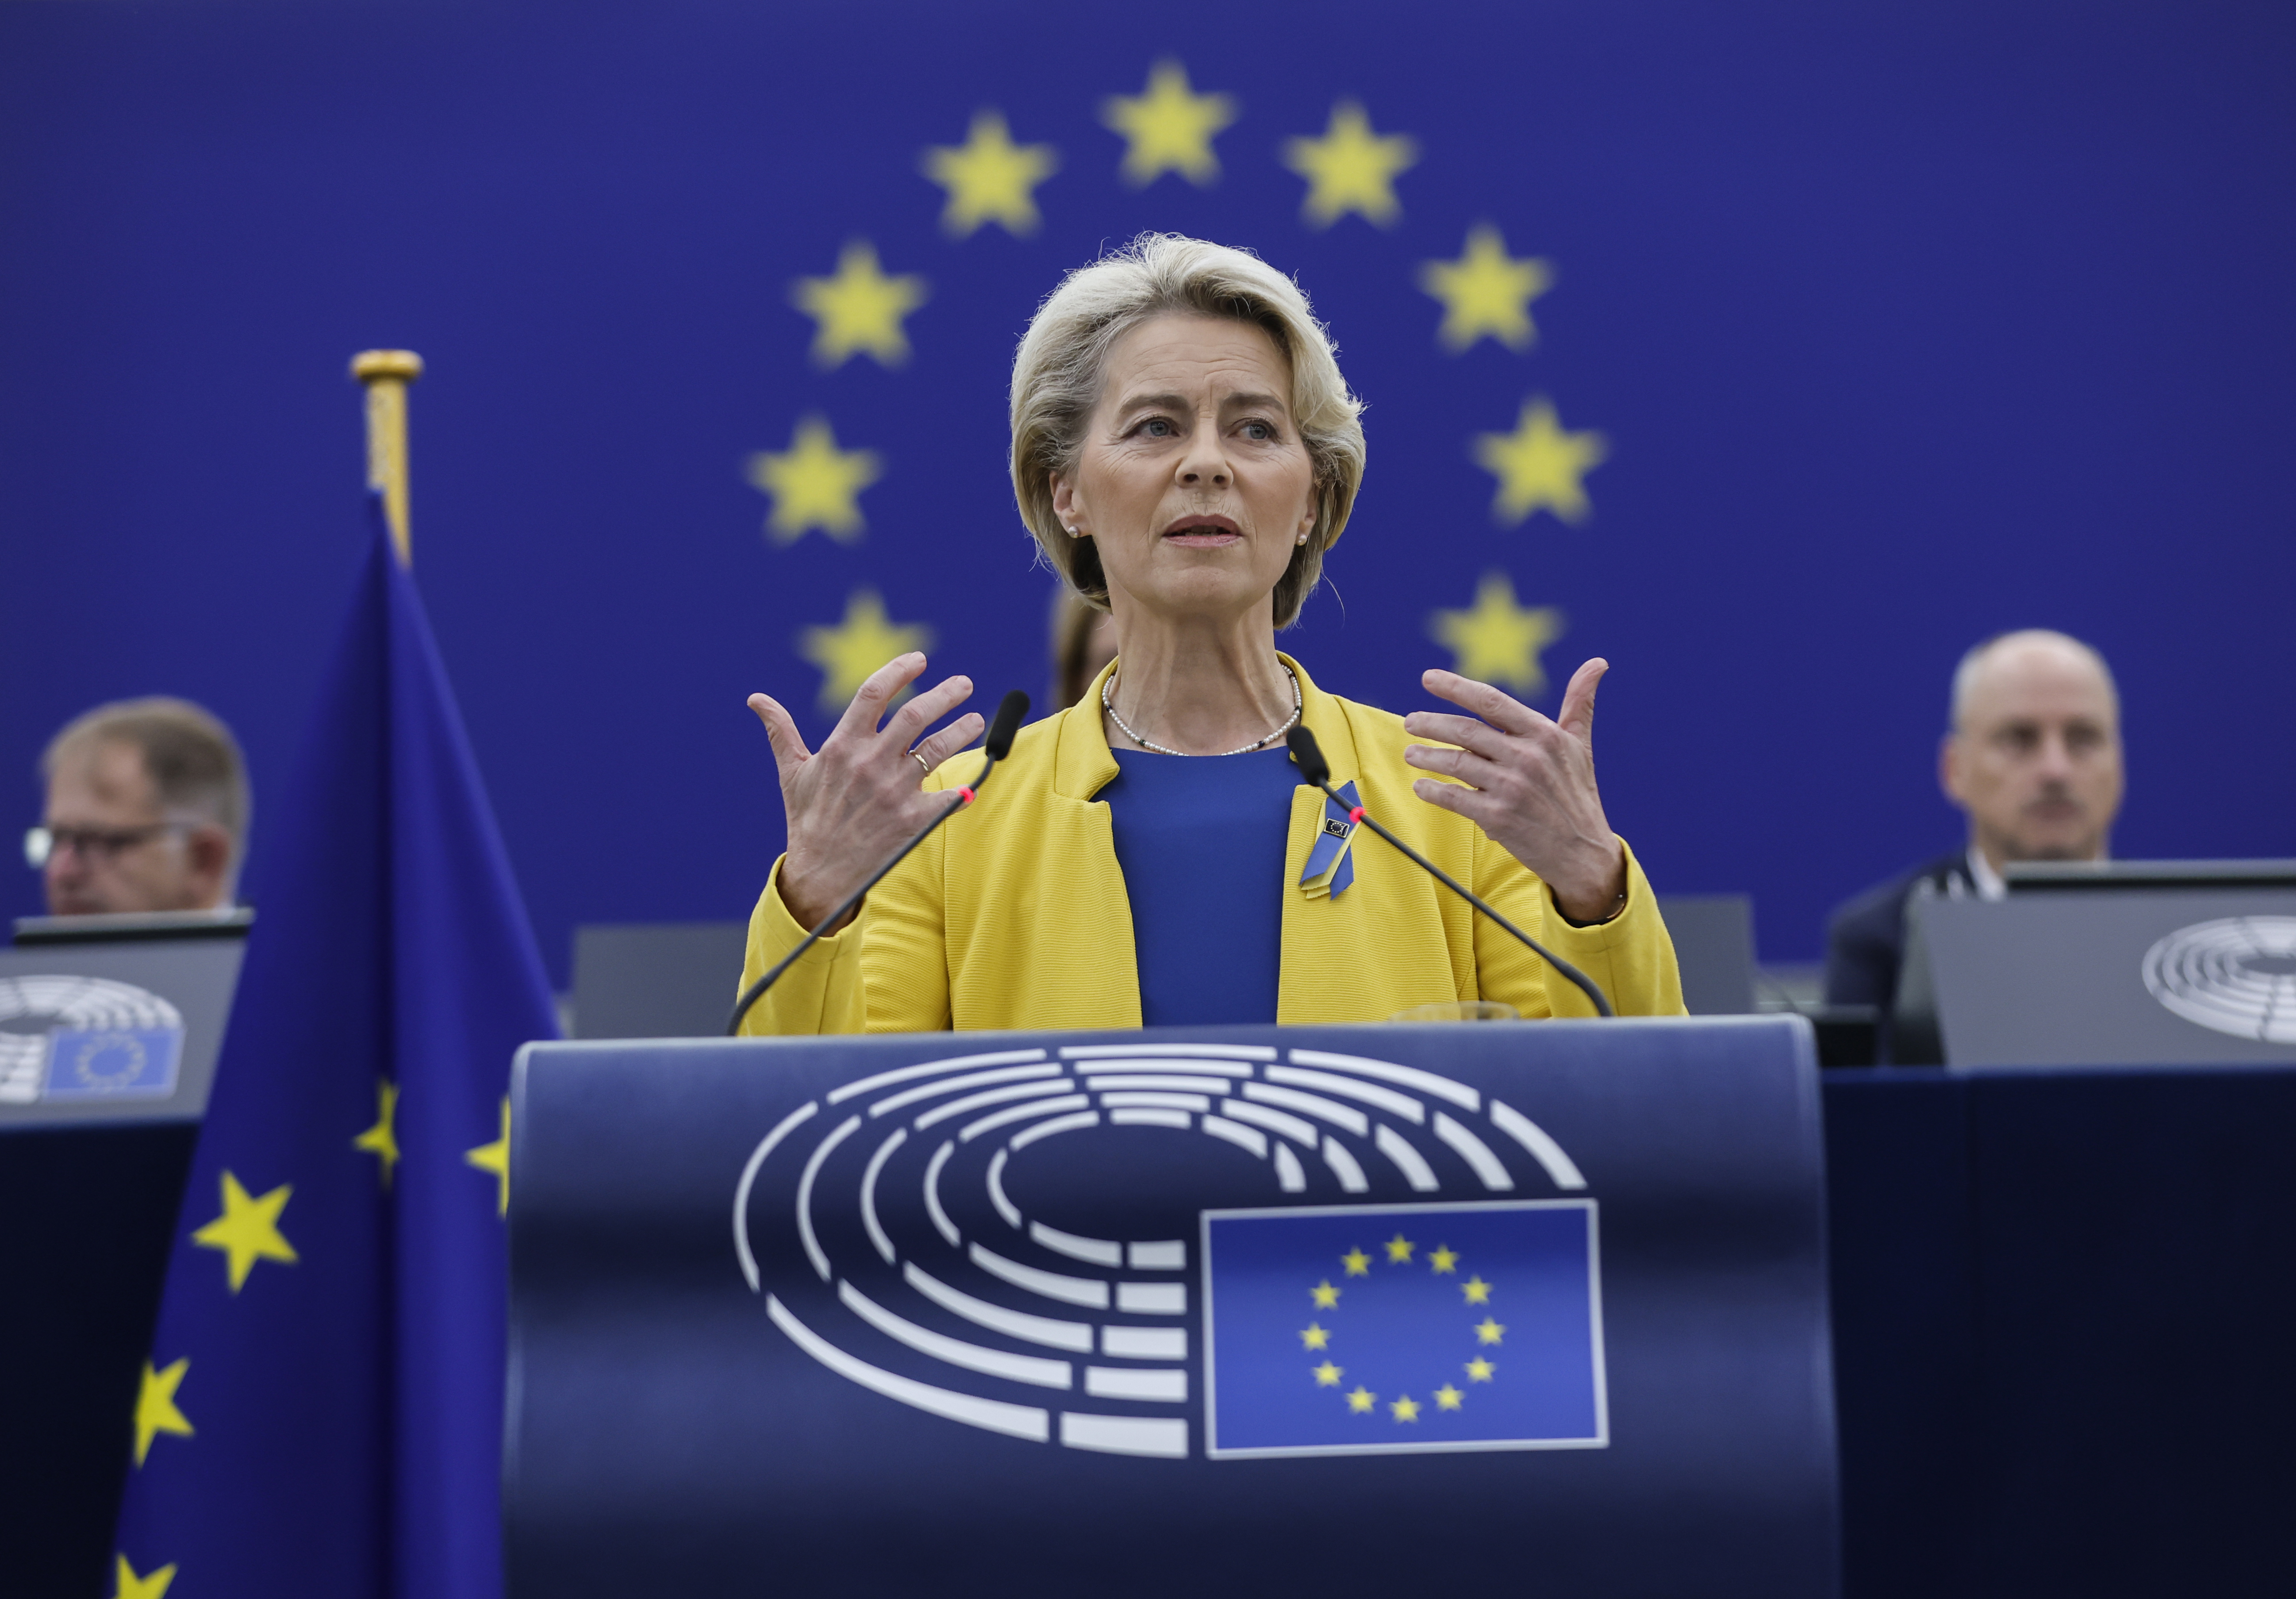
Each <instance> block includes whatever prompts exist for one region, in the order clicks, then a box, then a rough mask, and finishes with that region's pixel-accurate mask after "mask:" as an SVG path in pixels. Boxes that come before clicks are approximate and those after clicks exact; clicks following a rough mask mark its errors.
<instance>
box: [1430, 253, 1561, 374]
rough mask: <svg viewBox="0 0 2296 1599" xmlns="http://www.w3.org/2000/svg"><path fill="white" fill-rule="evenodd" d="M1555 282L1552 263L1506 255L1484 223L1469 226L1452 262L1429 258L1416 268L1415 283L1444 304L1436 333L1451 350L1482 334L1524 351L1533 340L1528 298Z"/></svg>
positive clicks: (1535, 337) (1535, 332) (1535, 329)
mask: <svg viewBox="0 0 2296 1599" xmlns="http://www.w3.org/2000/svg"><path fill="white" fill-rule="evenodd" d="M1419 286H1420V287H1421V288H1423V289H1424V290H1426V291H1427V292H1428V293H1430V294H1431V295H1433V296H1434V297H1435V298H1436V299H1439V300H1441V301H1442V302H1443V325H1442V326H1441V327H1440V328H1439V329H1437V330H1436V334H1435V336H1436V337H1437V338H1438V339H1439V340H1442V343H1443V348H1445V349H1447V350H1450V351H1452V352H1454V353H1455V354H1456V353H1457V352H1458V351H1461V350H1464V349H1466V348H1469V347H1470V346H1472V344H1473V343H1474V342H1475V340H1478V339H1480V338H1483V337H1485V336H1486V335H1488V337H1490V338H1493V339H1496V340H1498V341H1499V342H1500V343H1501V344H1504V345H1505V346H1506V347H1507V348H1509V349H1515V350H1523V349H1529V348H1530V347H1531V345H1532V344H1533V343H1535V342H1536V341H1537V340H1538V327H1537V326H1536V325H1535V324H1533V323H1532V322H1531V319H1530V302H1531V301H1532V300H1534V299H1538V297H1539V296H1540V295H1542V294H1544V293H1546V291H1547V290H1548V289H1549V288H1551V287H1553V286H1554V268H1553V267H1552V266H1549V265H1548V264H1547V263H1546V262H1545V261H1542V260H1538V259H1536V258H1530V259H1524V260H1517V259H1516V258H1514V257H1513V256H1510V255H1509V254H1507V250H1506V241H1505V239H1503V238H1501V237H1500V236H1499V230H1498V229H1497V228H1495V227H1492V226H1491V225H1488V223H1485V224H1480V225H1476V226H1475V227H1472V228H1470V229H1469V230H1468V232H1467V247H1466V249H1465V250H1463V251H1462V252H1461V253H1460V256H1459V258H1458V259H1457V260H1456V261H1429V262H1427V263H1425V264H1424V265H1423V266H1421V267H1420V269H1419Z"/></svg>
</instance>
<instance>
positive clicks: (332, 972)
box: [114, 505, 557, 1599]
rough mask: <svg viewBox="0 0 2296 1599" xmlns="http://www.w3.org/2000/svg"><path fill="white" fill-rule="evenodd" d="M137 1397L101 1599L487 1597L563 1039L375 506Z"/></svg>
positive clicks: (288, 809) (252, 945)
mask: <svg viewBox="0 0 2296 1599" xmlns="http://www.w3.org/2000/svg"><path fill="white" fill-rule="evenodd" d="M373 521H374V534H373V542H372V545H371V547H370V549H369V553H368V555H367V559H366V564H365V569H364V571H363V574H362V576H361V578H360V579H359V584H358V588H357V594H356V596H355V598H354V600H353V602H352V604H351V606H350V610H349V613H348V617H347V618H346V619H345V623H344V627H343V635H342V639H341V643H340V647H339V649H338V652H337V653H336V656H335V659H334V662H333V665H332V668H331V671H330V673H329V676H327V678H326V679H325V681H324V684H323V686H322V692H321V694H320V701H319V709H318V715H317V717H316V722H315V726H314V728H313V731H312V733H311V735H310V738H309V741H308V742H307V746H306V749H305V751H304V757H303V764H302V767H301V770H300V771H299V773H298V774H297V775H295V777H294V779H293V781H292V782H291V784H290V785H289V786H288V788H287V789H286V790H285V791H283V792H281V793H280V794H278V795H277V796H276V797H275V799H270V800H267V801H266V804H265V807H264V810H265V814H266V817H267V818H268V819H267V821H266V824H265V838H264V841H263V844H262V848H261V852H260V854H259V855H258V857H257V860H256V864H255V871H256V875H255V876H254V879H253V886H254V890H255V893H254V898H255V901H256V903H257V905H258V908H259V914H258V919H257V922H256V924H255V927H254V929H253V931H252V932H251V935H250V939H249V942H248V951H247V962H246V965H245V968H244V970H243V972H242V977H241V980H240V985H239V995H238V999H237V1002H236V1004H235V1005H234V1010H233V1015H232V1021H231V1027H230V1031H229V1033H228V1034H227V1036H226V1037H225V1042H224V1047H223V1054H222V1059H221V1062H220V1065H219V1069H218V1073H217V1082H216V1087H215V1093H214V1096H213V1098H212V1100H211V1101H210V1103H209V1111H208V1117H207V1121H206V1124H205V1126H204V1127H203V1128H201V1133H200V1144H199V1152H198V1156H197V1158H196V1160H194V1162H193V1169H192V1177H191V1182H190V1185H189V1187H188V1188H187V1189H186V1190H185V1192H184V1205H183V1211H182V1216H181V1219H180V1221H179V1223H178V1229H177V1235H176V1242H175V1248H174V1251H173V1253H172V1255H171V1256H170V1258H169V1261H168V1283H167V1292H166V1297H165V1300H164V1301H163V1303H162V1307H161V1310H160V1324H159V1331H158V1333H157V1334H156V1336H155V1338H154V1340H153V1344H152V1355H151V1359H150V1362H149V1364H148V1365H146V1366H145V1367H144V1374H143V1390H142V1393H141V1397H140V1398H139V1400H138V1402H137V1405H136V1408H135V1439H134V1464H133V1467H132V1469H131V1472H130V1475H129V1480H128V1487H127V1500H126V1504H125V1506H124V1508H123V1510H122V1512H121V1517H120V1525H119V1538H118V1540H117V1554H116V1555H115V1557H114V1559H115V1580H116V1583H117V1591H118V1594H119V1595H120V1599H130V1596H136V1599H160V1596H161V1595H166V1596H167V1599H207V1596H208V1595H230V1596H231V1599H262V1596H264V1595H281V1596H283V1599H284V1596H286V1595H295V1596H296V1599H303V1596H304V1595H313V1594H325V1595H330V1596H331V1599H365V1596H367V1595H375V1596H378V1599H380V1596H382V1595H423V1596H424V1599H478V1596H480V1595H488V1596H491V1595H498V1594H499V1593H500V1591H501V1583H502V1579H501V1560H500V1550H499V1533H498V1518H499V1513H500V1510H499V1506H500V1496H499V1488H498V1484H499V1480H500V1462H501V1456H502V1416H503V1360H504V1339H505V1333H504V1295H505V1286H504V1239H503V1223H502V1217H503V1213H504V1209H505V1206H506V1203H507V1200H508V1195H509V1185H510V1176H509V1164H508V1160H509V1148H510V1144H509V1136H508V1135H509V1130H510V1128H509V1118H510V1111H509V1102H508V1100H507V1098H506V1097H505V1093H506V1089H507V1086H508V1082H509V1077H510V1064H511V1057H512V1054H513V1052H515V1051H516V1049H517V1048H518V1046H520V1045H521V1044H523V1043H525V1042H527V1041H528V1040H529V1039H532V1038H539V1037H554V1036H555V1035H556V1032H557V1027H556V1023H555V1021H554V1019H553V1012H552V1008H551V1003H550V993H549V988H548V985H547V983H546V981H545V979H544V976H543V970H542V963H541V960H540V958H539V956H538V955H537V951H536V948H535V943H534V935H533V931H532V929H531V928H530V927H529V925H528V923H527V920H526V914H525V912H524V909H523V908H522V906H521V902H520V900H519V897H518V891H517V889H516V887H515V886H514V885H513V884H512V881H511V873H510V866H509V863H508V860H507V858H506V857H505V856H504V851H503V847H502V840H501V839H500V837H499V836H498V835H497V833H496V829H495V823H494V817H493V815H492V813H491V812H490V811H489V810H488V806H487V800H486V795H485V793H484V791H482V789H481V788H480V783H479V775H478V769H477V767H476V766H475V764H474V763H473V762H472V760H471V750H470V745H469V742H468V740H467V739H466V737H465V736H464V734H463V724H462V719H461V717H460V716H459V715H458V713H457V712H456V710H455V701H454V696H453V694H452V693H450V692H449V690H448V688H447V676H446V673H445V671H444V669H443V668H442V667H441V665H440V662H439V653H438V650H437V648H436V646H435V645H434V644H433V643H432V641H431V637H430V628H429V627H428V625H427V624H426V623H425V622H424V620H423V617H422V606H421V604H420V603H418V601H417V600H416V598H415V594H414V586H413V585H412V583H411V582H410V581H409V579H408V578H407V575H406V572H405V571H403V570H400V567H399V565H398V561H397V559H396V558H395V557H394V556H393V555H392V553H391V551H390V546H389V538H388V536H387V534H386V533H385V531H384V524H383V520H382V516H381V510H380V507H379V505H378V507H377V509H376V512H375V515H374V518H373Z"/></svg>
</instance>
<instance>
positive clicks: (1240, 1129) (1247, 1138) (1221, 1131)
mask: <svg viewBox="0 0 2296 1599" xmlns="http://www.w3.org/2000/svg"><path fill="white" fill-rule="evenodd" d="M1203 1127H1204V1131H1206V1132H1207V1133H1210V1135H1211V1136H1213V1137H1215V1138H1225V1139H1226V1140H1227V1141H1228V1142H1229V1143H1230V1144H1234V1145H1235V1146H1236V1147H1237V1148H1239V1149H1248V1150H1250V1151H1251V1152H1252V1153H1253V1154H1255V1155H1257V1156H1259V1158H1260V1159H1261V1160H1266V1159H1267V1134H1265V1133H1263V1132H1261V1131H1260V1130H1259V1128H1248V1127H1245V1126H1244V1125H1243V1124H1242V1122H1239V1121H1230V1120H1228V1119H1227V1118H1226V1117H1225V1116H1207V1117H1205V1118H1204V1122H1203Z"/></svg>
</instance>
